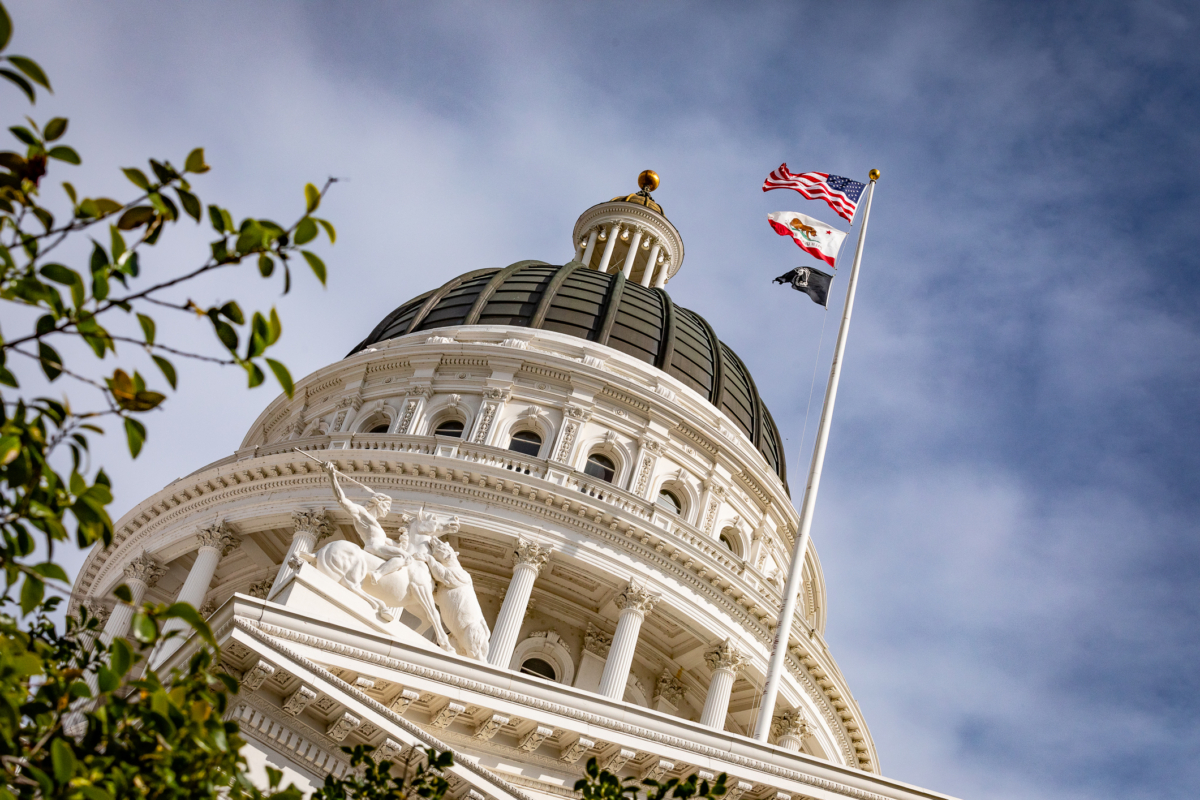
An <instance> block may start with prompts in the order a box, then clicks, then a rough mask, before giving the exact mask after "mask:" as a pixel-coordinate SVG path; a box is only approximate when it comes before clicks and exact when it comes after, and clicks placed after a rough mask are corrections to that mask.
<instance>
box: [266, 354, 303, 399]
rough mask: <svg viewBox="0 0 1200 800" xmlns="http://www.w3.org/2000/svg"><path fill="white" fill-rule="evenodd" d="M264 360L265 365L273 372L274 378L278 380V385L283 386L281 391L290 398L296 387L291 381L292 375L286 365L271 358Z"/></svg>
mask: <svg viewBox="0 0 1200 800" xmlns="http://www.w3.org/2000/svg"><path fill="white" fill-rule="evenodd" d="M266 362H267V366H268V367H270V368H271V372H274V373H275V380H277V381H279V385H280V386H282V387H283V393H284V394H286V395H287V396H288V399H291V397H292V394H293V393H294V392H295V391H296V387H295V385H294V384H293V383H292V376H291V374H290V373H288V370H287V367H285V366H284V365H283V364H280V363H279V362H278V361H276V360H275V359H273V358H268V359H266Z"/></svg>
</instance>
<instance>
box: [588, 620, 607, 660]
mask: <svg viewBox="0 0 1200 800" xmlns="http://www.w3.org/2000/svg"><path fill="white" fill-rule="evenodd" d="M610 647H612V637H611V636H609V635H608V634H607V633H605V632H604V631H602V630H600V629H599V628H597V627H596V626H595V625H593V624H592V623H590V622H589V623H588V626H587V633H585V634H584V635H583V649H584V650H586V651H587V652H589V653H595V654H596V655H598V656H600V657H601V658H608V649H609V648H610Z"/></svg>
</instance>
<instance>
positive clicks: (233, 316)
mask: <svg viewBox="0 0 1200 800" xmlns="http://www.w3.org/2000/svg"><path fill="white" fill-rule="evenodd" d="M220 313H221V314H222V315H223V316H225V317H226V318H227V319H228V320H229V321H230V322H232V323H234V324H235V325H245V324H246V318H245V317H244V316H242V307H241V306H239V305H238V304H237V303H236V302H235V301H233V300H230V301H229V302H228V303H226V304H225V305H223V306H221V312H220Z"/></svg>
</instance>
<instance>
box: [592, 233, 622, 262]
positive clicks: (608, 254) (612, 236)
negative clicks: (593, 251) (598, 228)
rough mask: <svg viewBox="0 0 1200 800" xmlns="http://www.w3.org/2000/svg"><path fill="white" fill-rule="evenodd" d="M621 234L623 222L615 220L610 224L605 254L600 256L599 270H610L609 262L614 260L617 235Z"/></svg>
mask: <svg viewBox="0 0 1200 800" xmlns="http://www.w3.org/2000/svg"><path fill="white" fill-rule="evenodd" d="M620 235H621V224H620V223H618V222H614V223H613V224H611V225H609V226H608V240H607V241H606V242H605V243H604V255H602V256H600V265H599V266H598V267H596V270H597V271H598V272H608V264H609V262H610V261H612V254H613V248H614V247H616V246H617V237H618V236H620Z"/></svg>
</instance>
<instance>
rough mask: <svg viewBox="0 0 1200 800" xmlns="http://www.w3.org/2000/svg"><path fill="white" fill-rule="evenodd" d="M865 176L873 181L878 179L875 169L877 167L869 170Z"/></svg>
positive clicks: (877, 172) (877, 171)
mask: <svg viewBox="0 0 1200 800" xmlns="http://www.w3.org/2000/svg"><path fill="white" fill-rule="evenodd" d="M867 177H868V178H870V179H871V180H873V181H877V180H879V170H877V169H873V170H871V171H870V172H868V173H867Z"/></svg>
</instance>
